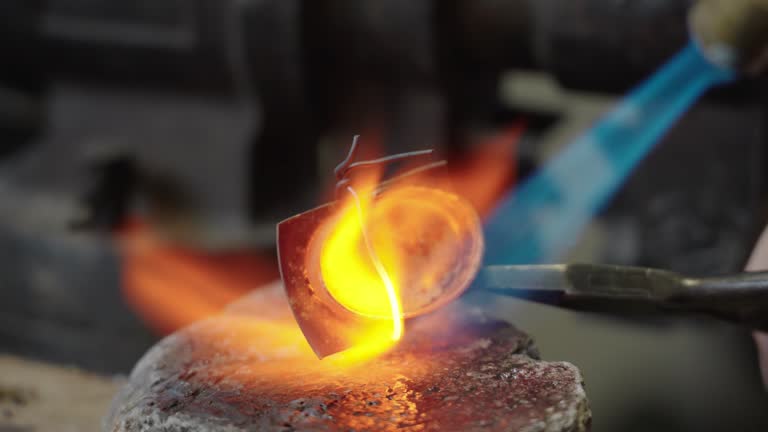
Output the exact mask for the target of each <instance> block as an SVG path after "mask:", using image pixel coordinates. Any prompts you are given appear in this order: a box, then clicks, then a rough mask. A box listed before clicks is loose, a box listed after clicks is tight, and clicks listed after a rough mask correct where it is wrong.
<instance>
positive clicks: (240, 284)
mask: <svg viewBox="0 0 768 432" xmlns="http://www.w3.org/2000/svg"><path fill="white" fill-rule="evenodd" d="M523 130H524V125H522V124H516V125H512V126H510V127H508V128H506V129H505V130H503V131H502V132H501V133H499V134H498V135H495V136H493V137H491V138H490V139H489V140H487V141H485V142H482V143H479V145H478V146H477V147H476V150H474V151H472V152H470V154H469V155H467V157H465V158H461V159H460V160H458V161H456V163H454V162H452V163H451V164H450V165H449V167H448V171H447V173H443V174H437V175H435V176H433V177H432V178H431V179H430V180H431V181H432V182H437V183H442V182H444V181H447V182H449V183H451V184H452V185H453V188H452V189H451V192H450V193H449V192H445V193H443V192H440V193H438V192H436V191H434V190H433V191H432V194H429V193H425V192H424V190H421V189H419V188H418V187H415V186H414V184H418V181H417V180H423V178H421V179H414V181H413V182H409V183H408V184H403V185H401V186H396V187H391V188H389V189H388V190H387V192H386V194H384V195H382V196H381V197H377V198H376V199H374V198H373V197H374V195H375V193H374V190H375V188H376V187H378V186H379V181H380V177H381V176H380V174H381V173H378V172H371V173H369V175H366V176H364V177H361V176H358V177H356V178H355V179H353V180H354V181H353V182H352V183H351V184H352V189H351V190H348V189H344V190H343V191H342V192H343V195H342V197H343V205H342V206H341V211H340V213H339V216H338V219H337V220H336V225H334V227H333V230H332V232H331V234H330V236H329V238H328V239H327V243H325V245H324V246H323V248H322V252H321V261H322V262H321V271H322V276H323V280H324V282H325V283H326V285H327V289H328V292H329V294H330V295H331V296H332V297H333V298H334V299H335V300H336V301H337V302H338V303H339V304H341V305H342V306H343V307H346V308H348V309H350V310H353V311H355V312H357V313H360V314H361V315H365V316H369V317H374V318H376V319H378V320H379V321H380V325H376V326H372V327H371V328H370V329H369V330H368V331H366V333H365V334H360V335H357V336H356V340H357V344H358V346H356V347H355V348H354V349H352V350H348V351H345V352H343V353H339V354H337V355H336V356H332V357H330V358H329V359H328V361H329V362H337V363H338V364H340V365H341V364H347V363H355V362H359V361H360V360H366V359H369V358H372V357H374V356H376V355H378V354H380V353H382V352H384V351H386V350H388V349H390V348H391V347H393V346H394V344H395V343H396V341H397V340H398V339H400V338H401V337H402V336H403V332H404V330H405V329H404V323H403V320H404V318H407V317H408V316H410V313H411V312H412V311H413V310H414V309H415V308H418V307H420V306H423V305H422V304H420V303H419V302H418V301H417V300H414V299H413V298H412V297H413V295H412V294H413V291H418V294H419V295H421V296H427V297H429V296H432V295H440V294H443V293H440V292H431V291H429V290H428V289H427V288H426V287H430V286H436V285H437V284H438V282H439V278H440V277H441V276H442V275H443V274H445V273H446V266H447V263H450V262H451V256H450V254H449V252H447V251H450V250H451V247H450V244H448V243H446V245H445V248H444V250H442V251H440V247H439V242H440V241H441V239H442V240H443V241H445V240H446V238H447V239H450V238H452V236H456V235H457V233H460V232H461V230H462V229H463V227H464V225H465V224H466V221H464V222H462V223H458V224H455V223H454V224H451V223H447V222H451V221H454V222H455V221H456V216H455V215H453V216H452V215H451V213H452V212H455V210H456V209H458V210H459V211H463V210H461V209H463V208H464V206H463V204H461V205H458V204H456V203H457V202H459V201H461V202H464V201H462V200H459V198H458V197H462V198H463V199H465V200H468V201H469V202H470V203H471V204H472V205H473V206H474V207H475V209H476V210H477V211H478V212H479V213H481V214H484V213H486V212H487V211H488V210H489V209H490V208H491V207H492V205H493V204H494V203H495V200H496V199H497V198H498V197H499V195H500V194H501V193H502V192H503V191H504V190H506V189H507V188H508V187H509V186H510V184H511V181H512V180H513V178H514V174H515V165H514V150H515V144H516V142H517V140H518V138H519V137H520V135H521V134H522V132H523ZM372 135H375V134H369V135H367V136H364V138H367V139H368V140H370V141H372V142H373V143H376V142H378V139H377V138H378V137H376V136H372ZM366 149H367V150H370V149H371V146H369V145H368V144H366V146H364V150H366ZM370 156H371V155H366V158H367V157H370ZM456 205H458V207H455V206H456ZM446 206H447V207H446ZM451 206H454V207H451ZM446 209H448V210H446ZM459 219H461V218H459ZM438 226H443V227H447V230H446V231H440V230H438V229H436V227H438ZM430 230H432V231H431V232H430ZM409 232H410V233H414V232H421V233H422V234H424V235H423V236H422V237H424V236H427V235H428V236H429V237H430V238H429V241H428V242H425V241H424V238H420V237H419V236H409V235H408V234H407V233H409ZM446 236H447V237H446ZM118 239H119V246H120V251H121V254H122V263H123V268H122V278H123V292H124V297H125V298H126V300H127V302H128V304H129V305H130V306H131V307H132V308H133V309H134V310H135V311H136V312H137V313H138V314H139V316H140V317H141V318H142V319H143V320H144V321H145V322H146V323H147V324H148V325H149V326H150V327H152V328H153V329H154V330H156V331H157V332H159V333H161V334H168V333H171V332H173V331H175V330H176V329H179V328H181V327H184V326H186V325H188V324H190V323H192V322H195V321H198V320H200V319H203V318H207V317H209V316H212V315H216V314H218V313H219V312H220V311H221V310H222V309H223V308H224V307H225V306H226V305H227V304H229V303H231V302H233V301H234V300H236V299H238V298H240V297H241V296H243V295H244V294H246V293H248V292H250V291H252V290H254V289H256V288H258V287H260V286H262V285H264V284H266V283H269V282H271V281H273V280H276V279H278V278H279V273H278V270H277V265H276V262H275V258H274V256H273V255H272V253H271V252H268V253H265V254H261V253H253V252H238V253H223V254H222V253H218V254H216V253H205V252H200V251H193V250H189V249H185V248H183V247H178V246H172V245H168V244H164V243H163V242H162V241H160V240H159V239H158V238H157V236H155V235H153V233H152V232H151V230H150V229H149V228H148V227H147V226H143V225H138V226H132V227H130V228H129V229H125V230H122V231H121V232H120V233H118ZM405 243H407V248H408V249H409V250H410V252H409V253H408V254H406V253H404V252H403V247H404V246H403V244H405ZM436 243H438V246H437V247H435V246H434V244H436ZM426 244H431V245H432V246H430V247H431V248H432V249H434V250H437V251H439V253H440V254H443V255H438V256H431V257H430V256H426V255H428V254H423V256H422V255H420V253H421V252H424V249H423V248H425V247H426V246H425V245H426ZM435 260H437V261H435ZM435 262H437V264H435ZM414 275H416V276H414ZM414 286H418V287H419V289H418V290H413V289H412V288H413V287H414ZM406 288H407V289H406ZM414 305H415V306H414Z"/></svg>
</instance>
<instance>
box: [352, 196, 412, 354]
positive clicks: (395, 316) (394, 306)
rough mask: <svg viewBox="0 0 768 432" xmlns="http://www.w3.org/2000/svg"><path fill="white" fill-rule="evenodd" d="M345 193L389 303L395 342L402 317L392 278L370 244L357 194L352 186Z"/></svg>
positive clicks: (400, 331)
mask: <svg viewBox="0 0 768 432" xmlns="http://www.w3.org/2000/svg"><path fill="white" fill-rule="evenodd" d="M347 191H349V193H350V194H352V196H353V197H354V201H355V207H356V208H357V217H358V220H359V222H360V232H361V233H362V235H363V240H364V242H365V247H366V249H368V255H369V257H370V259H371V262H372V263H373V266H374V267H375V268H376V273H378V274H379V277H381V280H382V282H384V288H385V289H386V292H387V301H388V302H389V308H390V311H391V313H392V322H393V326H392V340H393V341H397V340H400V338H401V337H402V336H403V320H402V316H403V313H402V311H401V310H400V309H401V306H400V299H399V298H398V296H397V291H396V290H395V284H394V283H393V282H392V278H390V277H389V273H387V269H385V268H384V264H383V263H382V262H381V260H380V259H379V256H378V255H377V254H376V249H374V247H373V245H372V244H371V239H370V236H369V235H368V229H367V227H366V223H365V218H364V214H363V206H362V203H361V202H360V197H359V196H358V195H357V192H355V190H354V189H352V186H347Z"/></svg>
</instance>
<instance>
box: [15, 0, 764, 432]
mask: <svg viewBox="0 0 768 432" xmlns="http://www.w3.org/2000/svg"><path fill="white" fill-rule="evenodd" d="M692 3H693V1H691V0H634V1H620V0H568V1H565V0H473V1H468V0H440V1H437V0H434V1H426V0H424V1H413V0H387V1H382V0H358V1H354V2H341V1H330V0H313V1H302V0H132V1H116V0H47V1H42V0H3V1H2V2H0V59H2V60H0V61H1V62H2V67H0V355H4V354H5V355H13V356H14V358H16V359H17V361H22V362H23V361H26V360H18V359H21V358H24V359H30V361H31V360H33V359H34V360H38V361H45V362H48V363H54V364H58V365H65V366H74V367H77V368H80V369H83V370H86V371H90V372H94V373H99V374H103V375H107V376H112V375H115V374H123V375H125V374H127V373H128V372H129V371H130V369H131V367H132V366H133V365H134V364H135V363H136V361H137V360H138V359H139V358H140V356H141V355H142V354H143V353H144V352H145V351H146V349H147V348H149V347H150V346H151V345H152V344H153V343H154V342H155V341H157V340H158V339H159V338H160V337H162V335H164V334H167V333H169V332H171V331H173V330H174V329H176V328H178V327H180V326H183V325H184V324H186V323H189V322H191V321H192V320H194V319H198V318H200V317H203V316H206V315H208V314H211V313H215V312H216V310H217V309H218V308H220V307H221V306H223V305H224V304H226V303H228V302H229V301H231V300H233V299H235V298H237V297H238V296H240V295H242V294H243V293H245V292H247V291H249V290H251V289H255V288H256V287H258V286H259V285H261V284H264V283H267V282H269V281H272V280H274V279H275V278H277V277H278V274H277V268H276V264H275V257H274V255H275V252H274V241H275V236H274V233H275V223H276V222H278V221H279V220H281V219H282V218H285V217H287V216H290V215H293V214H295V213H298V212H300V211H302V210H305V209H308V208H311V207H313V206H315V205H317V204H319V203H321V202H323V201H324V200H327V199H328V198H329V197H331V195H329V191H332V185H333V182H334V178H333V168H334V166H335V164H336V163H338V161H340V160H341V159H342V158H343V155H344V154H345V151H346V150H347V149H348V146H349V143H350V140H351V137H352V135H353V134H356V133H360V134H362V135H363V138H362V141H363V145H364V147H365V146H367V147H369V148H377V149H379V150H380V151H382V152H384V153H395V152H400V151H406V150H414V149H422V148H429V147H434V148H436V149H438V151H439V152H440V153H441V154H443V155H445V157H447V158H448V160H449V163H451V164H452V165H453V166H455V167H457V170H459V171H460V172H461V175H462V176H463V177H462V179H463V180H464V182H463V184H464V185H465V186H466V187H469V188H471V190H473V191H474V193H475V194H476V195H475V196H474V197H475V199H476V203H478V205H479V206H480V208H481V210H485V211H487V210H488V209H490V208H492V206H493V201H494V199H496V198H498V197H499V196H500V194H501V193H502V192H503V191H505V190H508V189H510V188H511V187H513V185H514V184H515V183H518V182H520V181H522V180H523V179H524V178H525V177H526V176H527V175H529V174H530V173H531V172H533V171H534V170H535V169H536V168H537V167H539V166H541V164H542V163H543V162H544V161H546V160H547V159H548V158H549V157H550V156H551V155H553V154H554V153H556V152H557V151H558V149H559V148H561V147H562V146H563V145H564V144H567V143H568V142H569V140H570V139H572V138H573V137H575V136H577V135H578V134H579V133H580V132H581V131H583V130H584V129H585V128H587V127H589V125H591V124H592V123H593V122H594V120H595V119H596V118H597V117H598V116H599V115H600V114H601V113H602V112H604V111H605V110H607V109H608V108H609V107H610V106H611V105H612V104H613V103H614V102H615V101H616V100H617V99H618V98H619V97H620V96H621V95H622V94H623V93H624V92H626V91H627V90H628V89H630V88H631V87H632V86H633V85H634V84H636V83H638V82H639V81H640V80H641V79H643V78H644V77H646V76H648V75H649V74H651V73H652V72H653V71H654V70H655V69H656V68H657V67H658V66H660V65H661V64H662V63H663V62H664V61H665V60H666V59H668V58H669V57H670V56H672V55H673V54H674V53H675V52H677V51H678V50H679V49H680V48H681V47H683V46H684V45H685V44H686V43H687V40H688V30H687V25H686V15H687V12H688V9H689V8H690V6H691V4H692ZM767 108H768V92H766V85H765V81H764V80H762V79H744V80H740V81H739V82H738V83H736V84H732V85H729V86H727V87H725V88H722V89H718V90H716V91H713V92H710V93H708V94H707V95H706V97H705V98H704V99H703V100H701V101H700V102H699V103H697V104H696V106H695V107H694V108H693V109H691V110H690V111H689V112H688V113H687V114H686V115H685V116H684V118H683V119H682V120H681V121H680V122H679V123H678V124H676V126H675V127H674V129H673V130H672V131H671V133H669V134H668V135H666V136H665V138H664V139H663V142H662V143H660V144H659V146H658V147H657V148H656V150H655V151H653V153H652V154H651V155H650V157H648V158H647V159H646V160H645V161H643V162H642V164H641V165H640V167H639V169H637V170H636V172H635V173H634V174H633V175H632V177H631V179H630V180H629V181H628V182H627V183H626V184H625V185H624V186H623V187H622V188H621V191H620V192H619V193H618V195H617V196H616V198H615V199H613V200H612V201H611V204H610V205H609V206H608V208H606V209H605V210H604V211H603V212H602V213H601V214H599V215H598V217H597V218H596V219H595V220H594V221H593V223H592V224H591V225H590V227H589V229H588V230H587V232H586V233H585V235H584V236H583V238H582V240H581V241H580V243H579V245H578V246H577V247H576V248H575V250H574V251H573V253H572V256H571V259H572V260H577V261H582V262H606V263H616V264H632V265H643V266H654V267H660V268H666V269H672V270H677V271H681V272H686V273H690V274H692V275H712V274H721V273H727V272H737V271H740V270H741V269H742V268H743V267H744V265H745V262H746V259H747V257H748V255H749V252H750V250H751V248H752V247H753V245H754V243H755V241H756V240H757V237H758V234H759V232H760V231H761V229H762V228H763V226H764V225H765V224H766V222H767V221H768V213H767V212H766V203H768V201H766V198H768V183H767V182H766V180H768V153H767V152H766V150H767V149H768V134H767V132H768V131H767V130H766V126H767V125H768V110H767ZM584 169H585V170H588V169H589V167H585V168H584ZM488 307H489V309H490V310H492V313H493V314H495V315H497V316H499V317H503V318H504V319H507V320H509V321H510V322H512V323H514V324H516V325H517V326H519V327H520V328H522V329H523V330H525V331H526V332H528V333H530V334H531V335H532V336H533V337H534V338H535V339H536V341H537V343H538V345H539V348H540V350H541V352H542V356H543V358H545V359H547V360H565V361H569V362H572V363H574V364H575V365H577V366H578V367H579V368H580V369H581V370H582V371H583V373H584V376H585V380H586V389H587V393H588V395H589V398H590V400H591V403H592V409H593V415H594V422H593V430H594V431H598V432H601V431H618V430H620V431H626V432H630V431H648V430H655V431H681V430H695V431H726V430H727V431H732V430H739V431H758V430H768V410H767V409H766V406H768V395H767V394H766V392H765V390H764V388H763V386H762V383H761V379H760V375H759V370H758V366H757V360H756V353H755V349H754V347H753V345H752V341H751V337H750V333H749V331H748V330H747V329H744V328H739V327H736V326H732V325H729V324H724V323H721V322H716V321H713V320H708V319H698V318H692V317H685V318H681V317H669V316H659V317H654V319H652V320H640V319H639V318H637V317H621V316H596V315H587V314H579V313H573V312H564V311H560V310H555V309H553V308H549V307H544V306H539V305H533V304H528V303H525V302H522V301H516V300H510V299H498V300H497V301H495V302H493V304H492V305H488ZM11 370H15V369H13V367H12V366H11V363H7V362H5V363H4V362H0V403H2V402H3V400H2V399H3V396H2V395H3V394H4V393H3V389H2V385H3V376H4V375H11V374H12V373H11V372H10V371H11ZM43 376H45V375H43ZM67 382H69V381H67ZM67 385H72V386H74V385H76V384H67ZM104 403H108V401H105V402H104ZM1 422H2V420H0V424H1Z"/></svg>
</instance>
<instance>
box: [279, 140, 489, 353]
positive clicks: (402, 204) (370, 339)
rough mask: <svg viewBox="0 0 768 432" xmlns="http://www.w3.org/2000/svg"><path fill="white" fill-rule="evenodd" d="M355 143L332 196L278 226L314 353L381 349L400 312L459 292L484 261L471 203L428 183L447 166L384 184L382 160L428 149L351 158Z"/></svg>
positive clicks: (422, 308)
mask: <svg viewBox="0 0 768 432" xmlns="http://www.w3.org/2000/svg"><path fill="white" fill-rule="evenodd" d="M355 148H356V147H355V145H354V144H353V147H352V150H351V151H350V156H349V157H348V158H347V159H346V160H345V161H344V162H343V163H342V164H341V165H340V166H339V168H337V171H336V172H337V178H338V180H339V183H338V189H337V196H338V197H339V200H338V201H337V202H335V203H332V204H328V205H325V206H321V207H318V208H316V209H314V210H311V211H309V212H306V213H303V214H301V215H298V216H295V217H293V218H290V219H288V220H286V221H283V222H281V223H280V224H279V225H278V256H279V264H280V270H281V275H282V277H283V282H284V285H285V289H286V292H287V294H288V298H289V302H290V305H291V308H292V310H293V312H294V316H295V317H296V321H297V322H298V324H299V326H300V327H301V329H302V331H303V332H304V334H305V336H306V338H307V340H308V342H309V344H310V346H312V348H313V349H314V351H315V353H316V354H317V355H318V356H319V357H321V358H322V357H324V356H327V355H330V354H334V353H337V352H340V351H343V350H346V349H348V348H350V347H356V348H358V349H359V348H360V347H361V346H363V347H365V348H364V349H363V351H365V352H367V353H370V354H375V353H379V352H382V351H384V350H386V349H387V348H388V347H390V346H391V345H392V342H393V341H396V340H398V339H399V338H400V337H401V336H402V333H403V319H404V318H407V317H413V316H417V315H421V314H424V313H427V312H429V311H431V310H434V309H435V308H438V307H440V306H442V305H444V304H446V303H448V302H450V301H451V300H453V299H455V298H456V297H457V296H458V295H459V294H461V292H462V291H463V290H464V289H466V287H467V286H468V285H469V283H470V282H471V280H472V279H473V278H474V275H475V274H476V272H477V269H478V268H479V266H480V260H481V257H482V248H483V242H482V234H481V231H480V222H479V219H478V217H477V215H476V213H475V211H474V209H473V208H472V206H471V205H470V204H469V203H468V202H467V201H466V200H464V199H462V198H460V197H458V196H456V195H454V194H451V193H449V192H446V191H445V190H442V188H439V187H438V186H440V185H437V184H433V182H432V181H431V179H432V178H438V177H439V176H434V175H429V174H433V170H435V169H437V168H439V167H442V166H443V165H444V163H441V162H437V163H432V164H428V165H425V166H422V167H419V168H416V169H413V170H411V171H407V172H406V173H405V174H403V175H401V176H399V177H397V178H395V179H392V180H390V181H388V182H383V183H382V182H380V166H381V164H382V163H389V162H391V161H393V160H402V159H407V158H414V157H424V156H428V155H429V152H415V153H410V154H405V155H396V156H393V157H389V158H381V159H377V160H373V161H363V162H351V160H352V158H353V156H354V152H355ZM362 167H366V168H368V169H367V170H365V171H364V172H363V173H362V174H361V173H360V172H361V170H360V169H359V168H362ZM353 169H357V170H356V173H355V174H356V175H354V176H352V175H351V171H352V170H353Z"/></svg>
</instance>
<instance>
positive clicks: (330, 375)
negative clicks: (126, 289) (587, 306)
mask: <svg viewBox="0 0 768 432" xmlns="http://www.w3.org/2000/svg"><path fill="white" fill-rule="evenodd" d="M347 363H348V360H341V359H334V358H329V359H325V360H322V361H320V360H317V359H316V358H315V357H314V354H313V353H312V351H311V349H310V348H309V346H308V345H307V344H306V342H305V341H304V340H303V338H302V335H301V333H300V331H299V330H298V328H297V326H296V324H295V322H294V321H293V317H292V316H291V314H290V310H289V308H288V304H287V301H286V299H285V298H284V297H283V295H282V290H281V287H279V286H274V287H271V288H267V289H264V290H261V291H257V292H255V293H254V294H252V295H250V296H248V297H247V298H245V299H244V300H242V301H240V302H238V303H237V304H235V305H233V306H232V307H230V309H229V310H228V311H227V313H225V314H223V315H222V316H220V317H217V318H213V319H210V320H207V321H203V322H200V323H198V324H195V325H193V326H191V327H188V328H186V329H184V330H182V331H180V332H178V333H176V334H174V335H171V336H169V337H168V338H166V339H164V340H163V341H162V342H160V343H159V344H158V345H156V346H155V347H154V348H152V349H151V350H150V351H149V352H148V353H147V354H146V355H145V356H144V358H143V359H142V360H141V361H140V362H139V363H138V364H137V365H136V367H135V369H134V371H133V373H132V374H131V377H130V381H129V383H128V384H127V385H126V386H125V387H124V388H123V389H122V391H121V392H120V393H119V394H118V395H117V397H116V398H115V400H114V401H113V405H112V408H111V411H110V413H109V415H108V417H107V418H106V420H105V424H104V431H109V432H138V431H167V432H188V431H214V432H215V431H261V430H275V431H298V430H302V431H303V430H311V431H336V430H339V431H376V430H384V431H390V430H391V431H394V430H413V431H558V432H559V431H583V430H587V429H588V428H589V424H590V411H589V407H588V402H587V398H586V395H585V392H584V389H583V387H582V378H581V375H580V373H579V371H578V370H577V369H576V368H575V367H574V366H573V365H571V364H568V363H558V362H543V361H540V360H538V353H537V352H536V350H535V348H534V346H533V343H532V341H531V339H530V337H529V336H527V335H526V334H524V333H522V332H520V331H519V330H517V329H515V328H513V327H511V326H509V325H508V324H506V323H501V322H497V321H490V320H487V319H486V318H485V317H484V316H483V315H482V314H481V313H479V312H478V311H476V310H472V309H469V308H467V307H463V306H461V305H453V306H451V307H448V308H445V309H444V310H441V311H439V312H438V313H436V314H433V315H431V316H429V317H425V318H422V319H420V320H418V321H415V322H410V323H408V327H407V328H406V333H405V338H404V340H403V341H401V343H400V344H399V345H398V346H397V347H396V348H395V349H394V350H392V351H390V352H389V353H386V354H384V355H382V356H379V357H377V358H375V359H374V360H370V361H368V362H364V363H360V364H356V365H349V364H347Z"/></svg>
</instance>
